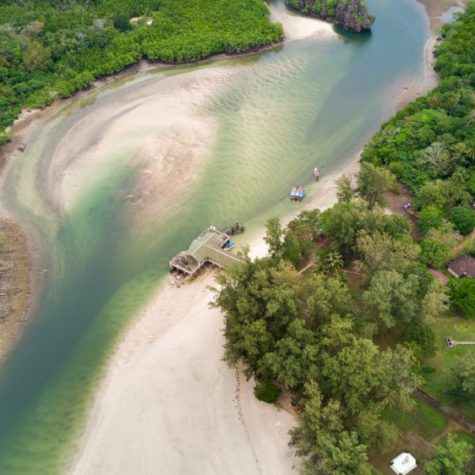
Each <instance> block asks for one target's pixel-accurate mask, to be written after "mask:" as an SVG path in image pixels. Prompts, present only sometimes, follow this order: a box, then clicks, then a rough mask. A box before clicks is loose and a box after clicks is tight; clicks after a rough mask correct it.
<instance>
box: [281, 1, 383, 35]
mask: <svg viewBox="0 0 475 475" xmlns="http://www.w3.org/2000/svg"><path fill="white" fill-rule="evenodd" d="M286 2H287V5H289V6H290V7H292V8H295V9H297V10H300V11H302V12H304V13H307V14H310V15H315V16H318V17H320V18H324V19H327V18H328V19H331V20H332V21H334V22H335V23H338V24H341V25H342V26H343V28H344V29H345V30H351V31H356V32H361V31H365V30H369V29H371V26H372V25H373V22H374V20H375V18H374V17H373V16H371V15H370V14H369V13H368V10H367V8H366V2H365V1H364V0H286Z"/></svg>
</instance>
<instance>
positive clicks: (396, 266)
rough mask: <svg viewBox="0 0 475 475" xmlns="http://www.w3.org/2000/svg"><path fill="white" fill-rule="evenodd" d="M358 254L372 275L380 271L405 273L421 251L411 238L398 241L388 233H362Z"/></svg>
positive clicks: (357, 243) (359, 238)
mask: <svg viewBox="0 0 475 475" xmlns="http://www.w3.org/2000/svg"><path fill="white" fill-rule="evenodd" d="M356 246H357V250H358V254H359V255H360V258H361V259H362V261H363V262H364V263H365V265H366V266H367V268H368V269H369V271H370V272H371V273H374V272H377V271H379V270H394V271H398V272H404V271H405V270H406V269H407V268H408V267H409V266H410V265H412V264H414V263H415V262H416V260H417V258H418V257H419V253H420V249H419V246H418V245H417V244H415V243H414V242H413V241H412V239H411V238H410V237H409V236H405V237H404V238H403V239H396V238H394V237H392V236H390V235H389V234H387V233H382V232H379V231H375V232H373V233H371V234H369V233H366V232H362V233H361V234H360V236H359V237H358V239H357V242H356Z"/></svg>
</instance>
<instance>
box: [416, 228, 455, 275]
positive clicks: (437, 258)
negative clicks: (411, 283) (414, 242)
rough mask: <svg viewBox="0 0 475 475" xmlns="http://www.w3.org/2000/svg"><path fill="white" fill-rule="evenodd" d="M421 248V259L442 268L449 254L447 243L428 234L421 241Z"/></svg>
mask: <svg viewBox="0 0 475 475" xmlns="http://www.w3.org/2000/svg"><path fill="white" fill-rule="evenodd" d="M421 250H422V252H421V261H422V262H423V263H424V264H427V265H429V266H432V267H435V268H436V269H443V268H444V266H445V263H446V262H447V261H448V259H449V255H450V247H449V246H448V244H447V243H446V242H444V241H441V240H439V239H437V238H436V237H434V236H428V237H426V238H425V239H423V240H422V241H421Z"/></svg>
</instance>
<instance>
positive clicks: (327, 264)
mask: <svg viewBox="0 0 475 475" xmlns="http://www.w3.org/2000/svg"><path fill="white" fill-rule="evenodd" d="M323 266H324V268H325V270H326V271H327V272H329V273H330V274H336V273H338V271H339V270H340V269H341V268H342V267H343V258H342V257H341V254H340V253H339V252H337V251H333V252H329V253H328V254H327V255H326V256H325V259H324V261H323Z"/></svg>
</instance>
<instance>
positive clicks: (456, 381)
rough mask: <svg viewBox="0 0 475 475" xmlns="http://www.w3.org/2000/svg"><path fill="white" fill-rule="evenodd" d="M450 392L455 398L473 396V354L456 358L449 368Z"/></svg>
mask: <svg viewBox="0 0 475 475" xmlns="http://www.w3.org/2000/svg"><path fill="white" fill-rule="evenodd" d="M450 386H451V388H450V392H451V393H452V395H454V396H455V397H456V398H462V399H467V400H471V399H473V398H474V397H475V356H474V355H473V354H468V355H466V356H464V357H462V358H458V360H457V362H456V364H455V365H454V366H453V367H452V368H451V382H450Z"/></svg>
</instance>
